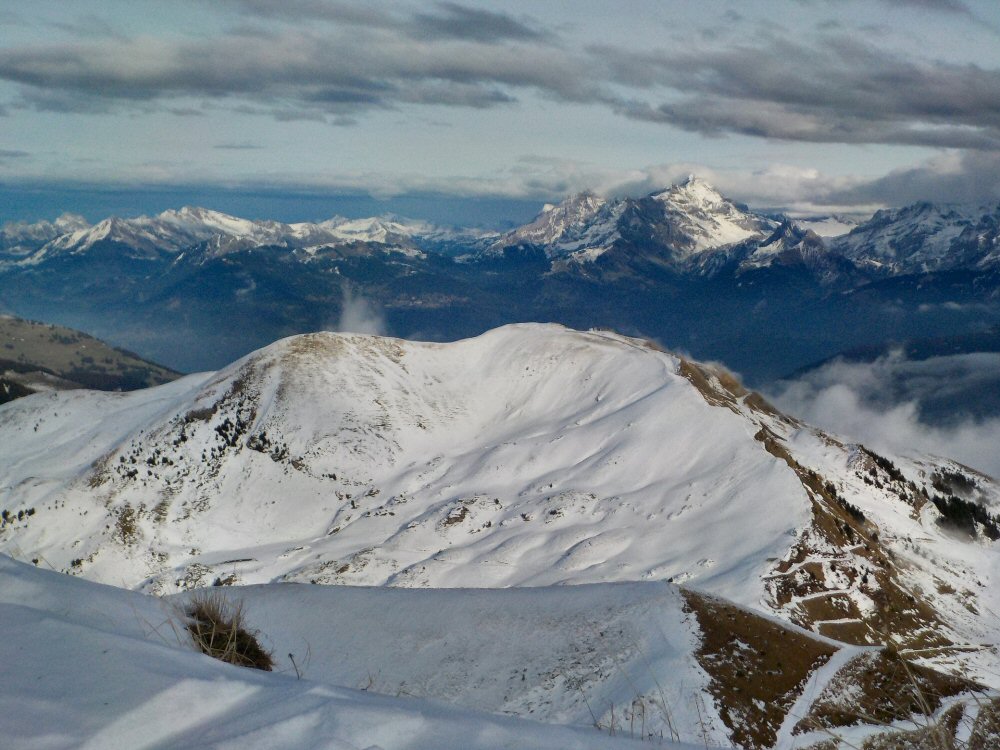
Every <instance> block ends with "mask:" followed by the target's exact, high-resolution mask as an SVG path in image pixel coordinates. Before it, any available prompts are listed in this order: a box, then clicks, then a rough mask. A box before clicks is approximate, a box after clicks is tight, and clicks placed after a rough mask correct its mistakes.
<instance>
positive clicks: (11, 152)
mask: <svg viewBox="0 0 1000 750" xmlns="http://www.w3.org/2000/svg"><path fill="white" fill-rule="evenodd" d="M29 156H31V154H29V153H28V152H27V151H17V150H15V149H9V148H0V164H2V163H5V162H10V161H17V160H20V159H26V158H28V157H29Z"/></svg>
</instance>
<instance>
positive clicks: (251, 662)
mask: <svg viewBox="0 0 1000 750" xmlns="http://www.w3.org/2000/svg"><path fill="white" fill-rule="evenodd" d="M184 611H185V614H187V616H188V617H190V618H191V622H190V623H188V626H187V629H188V632H189V633H190V634H191V637H192V639H193V640H194V642H195V645H196V646H197V647H198V648H199V649H200V650H201V651H202V653H204V654H208V655H209V656H211V657H212V658H213V659H219V660H220V661H224V662H226V663H227V664H235V665H236V666H239V667H250V668H251V669H262V670H264V671H265V672H270V671H271V670H272V669H273V668H274V659H273V658H271V654H270V653H269V652H268V651H266V650H265V649H264V647H263V646H261V644H260V641H259V640H257V636H258V632H257V631H256V630H250V629H249V628H247V627H246V622H245V618H244V615H243V602H242V601H235V602H234V601H230V600H229V599H227V598H226V596H225V594H224V593H223V592H221V591H204V592H199V593H197V594H195V595H194V597H193V598H192V599H191V602H190V603H189V604H188V605H187V607H186V608H185V610H184Z"/></svg>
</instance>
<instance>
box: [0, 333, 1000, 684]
mask: <svg viewBox="0 0 1000 750" xmlns="http://www.w3.org/2000/svg"><path fill="white" fill-rule="evenodd" d="M0 492H2V497H3V501H2V502H3V509H2V510H3V511H4V512H5V514H6V515H5V516H4V519H5V520H4V522H3V526H2V528H0V550H3V551H7V552H8V553H11V554H14V555H15V556H17V557H20V558H21V559H39V560H43V561H45V562H46V563H47V564H49V565H52V566H53V567H56V568H58V569H62V570H66V571H69V572H75V573H79V574H82V575H84V576H86V577H89V578H92V579H95V580H100V581H106V582H110V583H115V584H118V585H126V586H129V587H135V588H143V589H146V590H150V591H161V592H169V591H174V590H177V589H183V588H189V587H193V586H197V585H208V584H211V583H217V584H232V583H264V582H270V581H294V582H303V583H346V584H354V585H394V586H409V587H457V586H476V587H508V586H524V585H530V586H540V585H549V584H565V583H589V582H603V581H643V580H666V581H672V582H677V583H681V582H687V583H689V584H692V585H695V586H697V587H699V588H700V589H702V590H706V591H709V592H712V593H715V594H718V595H721V596H724V597H726V598H728V599H731V600H733V601H736V602H738V603H740V604H743V605H746V606H751V607H755V608H762V609H765V610H767V611H771V612H773V613H775V614H776V615H778V616H779V617H781V618H784V619H786V620H790V621H793V622H795V623H798V624H800V625H802V626H804V627H807V628H811V629H814V630H817V631H818V632H821V633H823V634H825V635H828V636H831V637H834V638H838V639H840V640H845V641H848V642H853V643H860V644H877V643H881V642H883V640H884V638H885V637H886V636H885V633H886V632H891V633H892V634H893V636H892V637H893V638H894V640H896V641H897V645H899V646H901V647H905V648H908V649H915V650H918V651H919V654H921V655H929V656H934V657H935V658H938V659H939V662H940V663H942V664H944V665H945V666H948V665H951V666H955V665H959V664H961V665H962V667H961V668H962V669H969V670H976V671H975V674H976V675H977V676H979V677H980V678H981V679H987V678H988V674H989V672H990V670H991V669H994V668H995V666H996V661H997V659H996V654H995V653H993V652H992V650H991V649H990V648H989V647H984V646H983V645H982V644H984V643H988V642H990V640H991V639H995V634H996V632H997V630H998V623H997V621H996V616H995V615H992V614H989V615H986V614H984V613H987V612H995V611H998V610H1000V606H998V605H1000V602H996V601H994V597H995V595H994V594H992V593H991V591H992V589H991V588H990V581H991V580H992V578H993V577H994V575H995V568H996V567H997V564H998V556H997V552H996V548H995V542H994V541H992V539H993V538H995V537H994V536H993V534H994V532H995V531H997V529H998V527H997V522H996V520H995V515H996V513H997V509H998V508H1000V497H998V493H997V490H996V487H995V486H994V484H993V483H992V481H991V480H989V479H988V478H986V477H981V476H978V475H976V474H974V473H973V472H969V471H968V470H965V469H964V468H963V467H960V466H957V465H954V464H950V463H948V462H943V461H936V460H933V459H930V458H926V457H919V456H915V457H910V458H905V457H898V456H893V457H883V456H879V455H877V454H874V453H872V452H870V451H867V450H865V449H864V448H862V447H859V446H856V445H851V444H850V443H847V442H843V441H840V440H837V439H833V438H830V437H828V436H826V435H823V434H822V433H819V432H817V431H815V430H812V429H810V428H808V427H806V426H804V425H802V424H800V423H798V422H795V421H794V420H790V419H788V418H786V417H784V416H782V415H781V414H780V413H778V412H775V411H774V410H773V409H771V408H770V407H769V406H768V405H767V404H766V403H765V402H763V401H762V400H761V399H760V398H759V397H757V396H755V395H754V394H750V393H748V392H746V391H745V390H743V389H742V387H740V386H739V384H738V383H737V382H736V381H735V380H734V379H732V378H731V377H730V376H727V375H726V374H725V373H724V372H722V371H720V370H716V369H713V368H710V367H705V366H701V365H697V364H695V363H692V362H689V361H687V360H684V359H681V358H679V357H676V356H674V355H672V354H669V353H665V352H662V351H658V350H656V349H655V348H654V347H652V346H650V345H648V344H647V343H645V342H642V341H639V340H636V339H629V338H626V337H622V336H618V335H615V334H611V333H606V332H598V331H592V332H589V333H584V332H577V331H571V330H567V329H564V328H562V327H559V326H554V325H537V324H527V325H515V326H507V327H504V328H500V329H497V330H495V331H492V332H489V333H487V334H484V335H482V336H480V337H478V338H475V339H468V340H465V341H460V342H456V343H453V344H422V343H414V342H406V341H401V340H397V339H389V338H379V337H374V336H353V335H344V334H332V333H320V334H309V335H304V336H298V337H293V338H290V339H285V340H283V341H279V342H277V343H275V344H273V345H272V346H270V347H267V348H265V349H263V350H260V351H258V352H256V353H254V354H252V355H250V356H248V357H246V358H244V359H243V360H240V361H239V362H236V363H235V364H233V365H232V366H230V367H228V368H226V369H224V370H221V371H219V372H217V373H208V374H202V375H196V376H189V377H187V378H184V379H182V380H180V381H177V382H175V383H172V384H169V385H167V386H162V387H159V388H155V389H150V390H148V391H143V392H137V393H132V394H94V393H86V392H77V393H61V394H46V395H38V396H32V397H28V398H25V399H21V400H20V401H19V402H14V403H12V404H9V405H6V406H4V407H2V408H0ZM951 498H954V499H951ZM977 509H978V510H977ZM956 645H959V646H961V647H962V649H961V650H956V649H955V646H956ZM915 653H917V652H916V651H915ZM939 657H940V658H939Z"/></svg>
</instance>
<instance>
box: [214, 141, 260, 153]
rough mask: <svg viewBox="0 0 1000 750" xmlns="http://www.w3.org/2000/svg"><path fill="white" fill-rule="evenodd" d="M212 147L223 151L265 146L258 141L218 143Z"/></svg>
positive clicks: (248, 149) (256, 148) (253, 149)
mask: <svg viewBox="0 0 1000 750" xmlns="http://www.w3.org/2000/svg"><path fill="white" fill-rule="evenodd" d="M212 148H215V149H219V150H221V151H256V150H258V149H262V148H264V147H263V146H261V145H258V144H256V143H216V144H215V145H214V146H212Z"/></svg>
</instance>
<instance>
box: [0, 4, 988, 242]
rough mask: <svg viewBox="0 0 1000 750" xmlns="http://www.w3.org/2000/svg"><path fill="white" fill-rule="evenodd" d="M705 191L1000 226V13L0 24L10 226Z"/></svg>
mask: <svg viewBox="0 0 1000 750" xmlns="http://www.w3.org/2000/svg"><path fill="white" fill-rule="evenodd" d="M688 174H698V175H699V176H702V177H704V178H706V179H708V180H709V181H711V182H713V183H714V184H715V185H716V186H717V187H719V188H720V189H721V190H722V191H723V192H724V193H726V194H727V195H728V196H730V197H732V198H735V199H737V200H740V201H743V202H746V203H749V204H750V205H752V206H755V207H759V208H773V207H780V208H785V209H789V210H790V211H792V212H793V213H794V212H797V213H799V214H809V213H829V212H836V211H845V212H846V211H857V212H870V211H872V210H874V209H875V208H878V207H881V206H888V205H902V204H905V203H910V202H914V201H917V200H935V201H953V202H988V201H997V200H1000V3H997V2H996V1H995V0H891V1H890V0H857V1H855V0H781V1H779V0H759V1H758V2H754V3H746V2H725V1H723V0H702V1H699V2H693V1H692V2H687V1H684V2H682V1H680V0H675V1H673V2H665V1H663V0H632V1H628V0H622V1H620V2H617V3H608V2H604V1H603V0H572V1H570V0H548V1H547V2H523V1H521V0H508V1H506V2H483V1H479V0H455V1H452V0H444V1H442V2H420V3H417V2H413V3H408V2H392V3H389V2H378V1H377V0H369V1H367V2H343V1H341V0H216V1H215V2H211V3H207V2H202V1H200V0H199V1H198V2H195V1H194V0H171V2H162V0H74V2H72V3H69V2H62V1H57V0H6V2H4V3H3V5H2V7H0V222H2V221H7V220H12V219H37V218H54V216H55V215H56V214H58V213H59V212H60V211H62V210H69V211H78V212H82V213H84V215H86V216H87V217H88V218H90V219H91V220H95V219H99V218H103V216H105V215H107V214H108V213H116V214H119V215H131V214H135V213H138V212H149V211H155V210H163V209H166V208H170V207H177V206H179V205H184V204H186V203H194V202H197V203H199V204H201V205H207V206H209V207H213V208H220V209H222V210H228V211H230V212H233V213H237V214H241V215H245V216H251V217H264V216H266V217H268V218H277V219H284V220H305V219H321V218H325V217H326V216H329V215H332V214H333V213H344V214H345V215H365V214H369V213H373V212H378V210H379V209H380V208H389V209H397V212H400V213H406V214H408V215H414V216H416V217H418V218H432V219H438V220H440V219H441V218H444V219H447V220H448V221H449V223H468V224H475V223H486V224H490V223H493V224H499V223H502V222H503V221H516V220H520V219H524V218H527V217H528V216H530V215H531V213H533V211H534V210H536V208H535V207H537V206H538V204H540V203H541V202H542V201H553V200H559V199H561V198H563V197H565V196H567V195H569V194H571V193H574V192H577V191H579V190H583V189H592V190H595V191H597V192H599V193H602V194H606V195H625V194H629V195H639V194H642V193H645V192H649V191H652V190H654V189H657V188H661V187H664V186H666V185H669V184H671V183H673V182H676V181H679V180H681V179H683V178H684V177H686V176H687V175H688ZM193 198H197V200H193ZM345 207H346V210H344V209H345ZM241 208H242V209H244V210H240V209H241ZM399 209H401V210H399Z"/></svg>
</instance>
